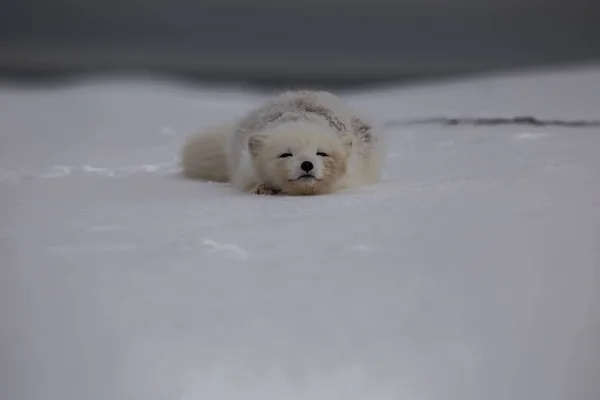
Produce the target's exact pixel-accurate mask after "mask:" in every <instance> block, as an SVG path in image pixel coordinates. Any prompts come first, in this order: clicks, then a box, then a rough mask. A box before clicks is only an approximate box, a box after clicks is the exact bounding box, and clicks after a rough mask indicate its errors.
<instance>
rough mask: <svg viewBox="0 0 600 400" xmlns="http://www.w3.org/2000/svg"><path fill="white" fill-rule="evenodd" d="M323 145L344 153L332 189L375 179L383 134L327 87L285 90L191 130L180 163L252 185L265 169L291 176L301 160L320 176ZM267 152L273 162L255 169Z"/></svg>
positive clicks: (196, 173) (198, 173)
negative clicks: (230, 118) (223, 121)
mask: <svg viewBox="0 0 600 400" xmlns="http://www.w3.org/2000/svg"><path fill="white" fill-rule="evenodd" d="M365 132H366V133H365ZM363 133H364V134H363ZM366 137H367V138H368V139H367V140H365V138H366ZM257 138H259V139H262V140H260V143H262V146H260V148H259V149H258V150H257V151H258V153H252V152H251V151H250V147H251V146H250V144H251V142H252V140H255V139H257ZM291 148H293V149H294V151H293V156H292V157H289V159H286V160H278V159H277V154H276V153H278V152H279V153H283V152H286V151H287V150H286V149H291ZM325 148H327V149H328V151H332V152H335V153H336V154H338V155H339V154H342V153H344V155H343V157H344V158H345V157H347V160H346V162H345V164H346V166H347V170H346V173H345V174H344V176H343V178H342V179H340V180H339V182H336V183H335V184H332V185H331V187H332V190H340V189H343V188H348V187H356V186H361V185H367V184H372V183H375V182H377V181H379V179H380V177H381V169H382V166H383V162H384V159H385V157H384V156H385V154H384V153H385V152H384V143H383V138H382V137H381V134H380V133H379V132H378V130H377V129H376V128H374V127H373V126H372V124H371V123H370V122H367V121H366V120H365V118H364V117H363V116H360V115H358V113H356V112H355V111H354V110H353V109H351V108H350V107H349V106H347V105H346V104H344V103H343V102H342V101H341V100H340V99H338V98H337V97H336V96H334V95H332V94H331V93H327V92H311V91H298V92H285V93H283V94H280V95H279V96H276V97H274V98H272V99H270V100H269V101H267V102H266V103H265V104H263V105H262V106H260V107H258V108H256V109H254V110H253V111H251V112H250V113H248V114H247V115H245V116H244V117H242V118H241V119H240V120H238V121H237V122H235V123H233V124H229V125H222V126H217V127H213V128H210V129H208V130H206V131H204V132H202V133H199V134H197V135H194V136H192V137H191V138H189V139H188V141H187V142H186V144H185V145H184V148H183V151H182V160H181V164H182V167H183V174H184V175H185V176H186V177H188V178H192V179H201V180H207V181H216V182H226V181H231V182H232V184H233V185H234V186H235V187H236V188H238V189H239V190H242V191H252V190H253V189H254V188H255V187H256V185H259V184H264V183H267V182H264V180H265V174H266V175H269V174H276V173H277V174H280V175H281V174H287V175H286V176H287V177H288V178H289V179H295V177H297V176H298V174H300V173H301V172H302V171H301V169H300V165H301V163H302V162H303V161H311V162H312V163H313V165H314V170H313V171H312V172H311V174H314V175H315V177H316V178H319V177H321V176H322V173H323V168H324V166H323V160H322V158H321V157H320V156H317V155H316V153H317V152H319V151H321V152H322V151H324V150H323V149H325ZM345 150H347V152H345ZM269 152H270V153H269ZM266 153H269V154H270V157H271V158H272V159H273V160H276V162H273V163H263V169H267V171H266V172H265V171H262V173H259V171H258V170H257V168H259V166H257V162H258V161H257V160H259V159H260V158H261V157H260V154H263V155H264V154H266ZM271 153H272V154H271ZM340 157H341V156H340ZM272 169H280V170H282V171H273V170H272Z"/></svg>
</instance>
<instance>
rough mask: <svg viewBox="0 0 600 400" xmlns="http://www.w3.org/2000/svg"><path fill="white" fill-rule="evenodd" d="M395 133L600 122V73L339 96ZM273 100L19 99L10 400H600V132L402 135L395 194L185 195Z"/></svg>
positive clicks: (3, 323) (1, 114)
mask: <svg viewBox="0 0 600 400" xmlns="http://www.w3.org/2000/svg"><path fill="white" fill-rule="evenodd" d="M340 95H341V96H342V97H344V98H345V99H347V100H348V101H349V102H350V103H351V104H352V105H354V106H355V107H357V108H359V109H360V110H363V111H365V112H366V113H368V114H370V115H371V116H373V117H374V118H376V119H377V120H378V121H382V122H385V121H387V120H391V119H396V120H397V119H411V118H427V117H430V116H439V115H445V116H449V117H461V116H466V117H478V116H481V117H503V118H505V117H506V118H510V117H512V116H514V115H531V116H535V117H536V118H550V119H553V120H556V119H584V120H589V119H598V117H599V116H600V68H594V67H589V68H581V69H572V70H566V71H559V72H539V73H535V72H531V73H527V74H525V73H523V74H521V75H515V76H491V77H478V78H474V79H472V80H467V81H463V82H451V83H439V84H429V85H425V84H423V85H421V86H417V85H415V86H412V87H406V88H381V89H372V90H369V91H363V92H360V93H358V92H357V93H341V94H340ZM262 99H263V94H260V93H249V92H244V91H241V90H240V91H236V90H232V89H227V90H223V91H219V90H216V89H214V88H198V87H191V86H184V85H182V84H180V83H174V82H165V81H149V80H148V81H141V80H137V81H136V80H117V81H101V80H96V81H89V82H80V83H77V84H73V85H71V86H65V87H52V88H32V87H27V88H22V87H15V86H11V85H4V86H3V87H2V88H1V89H0V399H3V400H82V399H85V400H142V399H143V400H231V399H257V400H281V399H290V400H295V399H303V400H304V399H306V400H308V399H311V400H312V399H324V400H330V399H344V400H352V399H361V400H367V399H368V400H384V399H385V400H388V399H390V400H391V399H394V400H397V399H402V400H507V399H510V400H533V399H538V400H542V399H543V400H597V399H599V398H600V379H598V378H599V377H600V375H599V374H600V372H599V371H600V223H599V222H600V129H599V128H593V127H592V128H587V129H586V128H568V127H523V126H510V125H508V126H461V125H457V126H435V125H418V126H410V127H406V126H404V127H403V126H396V127H391V128H390V129H388V130H387V131H386V134H387V135H388V141H389V150H388V152H389V157H388V160H387V163H386V166H385V176H384V181H383V182H381V183H380V184H377V185H374V186H372V187H367V188H362V189H360V190H355V191H350V192H346V193H339V194H335V195H330V196H322V197H303V198H290V197H261V196H251V195H245V194H240V193H238V192H236V191H235V190H234V189H232V188H231V187H230V186H228V185H226V184H216V183H200V182H193V181H185V180H182V179H180V178H179V177H178V175H177V172H178V166H177V157H178V152H179V149H180V146H181V145H182V143H183V141H184V140H185V138H186V137H187V136H188V135H190V134H192V133H193V132H196V131H198V130H200V129H202V128H204V127H206V126H209V125H213V124H217V123H220V122H224V121H227V120H229V119H230V118H232V117H235V116H238V115H240V114H241V113H243V112H245V111H247V110H248V109H249V108H250V107H253V106H255V105H257V104H258V103H259V102H260V101H261V100H262Z"/></svg>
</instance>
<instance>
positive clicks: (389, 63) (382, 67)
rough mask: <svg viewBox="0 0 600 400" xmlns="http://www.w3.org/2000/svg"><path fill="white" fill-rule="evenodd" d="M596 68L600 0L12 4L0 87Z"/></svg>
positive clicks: (0, 43) (271, 81)
mask: <svg viewBox="0 0 600 400" xmlns="http://www.w3.org/2000/svg"><path fill="white" fill-rule="evenodd" d="M599 58H600V1H598V0H396V1H383V0H362V1H358V0H356V1H343V0H297V1H290V0H250V1H241V0H238V1H235V0H9V1H6V0H4V2H3V6H2V12H0V79H3V80H5V79H9V80H15V79H17V80H19V81H25V82H28V81H35V82H40V81H49V82H51V81H53V80H54V79H57V78H60V79H65V78H70V77H74V76H81V74H86V75H88V74H102V75H106V74H124V73H127V74H131V73H134V74H138V73H143V74H148V73H150V74H160V75H162V74H165V75H166V76H170V77H173V76H174V77H180V78H190V79H197V80H200V81H215V82H216V81H219V82H223V81H225V82H238V83H245V84H252V85H254V84H258V85H268V86H288V87H290V86H339V85H342V86H349V85H350V86H352V85H364V84H371V83H386V82H388V81H394V82H395V83H398V82H407V81H411V82H412V81H414V80H416V79H431V78H440V77H448V76H456V75H464V74H472V73H479V72H487V71H504V70H507V69H514V68H528V67H539V66H544V67H545V66H562V65H565V64H571V63H581V62H586V63H587V62H591V61H595V60H597V59H599Z"/></svg>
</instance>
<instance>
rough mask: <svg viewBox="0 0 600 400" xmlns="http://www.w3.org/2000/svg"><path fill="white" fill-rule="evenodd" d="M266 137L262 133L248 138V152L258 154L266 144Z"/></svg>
mask: <svg viewBox="0 0 600 400" xmlns="http://www.w3.org/2000/svg"><path fill="white" fill-rule="evenodd" d="M265 139H266V137H265V135H262V134H260V133H253V134H251V135H250V136H249V137H248V150H250V153H251V154H256V153H258V151H259V150H260V147H261V146H262V144H263V143H264V141H265Z"/></svg>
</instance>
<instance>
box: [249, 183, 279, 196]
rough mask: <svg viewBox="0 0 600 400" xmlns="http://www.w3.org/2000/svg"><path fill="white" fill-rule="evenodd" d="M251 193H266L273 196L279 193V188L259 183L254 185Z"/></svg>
mask: <svg viewBox="0 0 600 400" xmlns="http://www.w3.org/2000/svg"><path fill="white" fill-rule="evenodd" d="M253 193H254V194H261V195H266V196H275V195H278V194H280V193H281V190H279V189H277V188H274V187H273V186H269V185H265V184H260V185H256V187H255V188H254V190H253Z"/></svg>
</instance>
